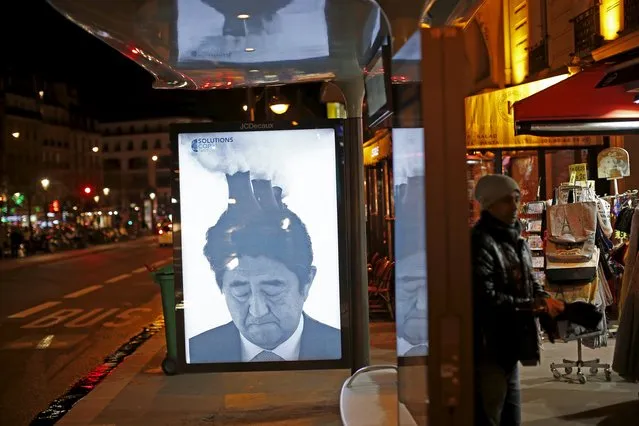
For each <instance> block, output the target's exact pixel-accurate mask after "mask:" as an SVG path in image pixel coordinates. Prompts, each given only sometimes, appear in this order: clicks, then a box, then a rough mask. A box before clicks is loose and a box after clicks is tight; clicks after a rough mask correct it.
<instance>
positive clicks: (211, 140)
mask: <svg viewBox="0 0 639 426" xmlns="http://www.w3.org/2000/svg"><path fill="white" fill-rule="evenodd" d="M273 127H274V125H273V123H242V125H241V126H240V129H241V130H268V129H273ZM222 143H233V136H228V137H217V136H216V137H202V138H195V139H193V140H192V141H191V150H192V151H193V152H205V151H211V150H214V149H215V146H216V145H217V144H222Z"/></svg>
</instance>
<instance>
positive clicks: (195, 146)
mask: <svg viewBox="0 0 639 426" xmlns="http://www.w3.org/2000/svg"><path fill="white" fill-rule="evenodd" d="M222 143H233V136H229V137H206V138H195V139H193V140H192V141H191V150H192V151H193V152H206V151H211V150H214V149H215V146H216V145H218V144H222Z"/></svg>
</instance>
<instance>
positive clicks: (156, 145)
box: [153, 139, 162, 149]
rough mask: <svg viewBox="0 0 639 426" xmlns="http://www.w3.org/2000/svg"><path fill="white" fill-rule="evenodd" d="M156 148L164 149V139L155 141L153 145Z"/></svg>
mask: <svg viewBox="0 0 639 426" xmlns="http://www.w3.org/2000/svg"><path fill="white" fill-rule="evenodd" d="M153 148H154V149H162V141H161V140H159V139H157V140H156V141H155V146H154V147H153Z"/></svg>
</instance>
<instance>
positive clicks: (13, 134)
mask: <svg viewBox="0 0 639 426" xmlns="http://www.w3.org/2000/svg"><path fill="white" fill-rule="evenodd" d="M11 136H13V137H14V138H16V139H18V138H19V137H20V132H13V133H11Z"/></svg>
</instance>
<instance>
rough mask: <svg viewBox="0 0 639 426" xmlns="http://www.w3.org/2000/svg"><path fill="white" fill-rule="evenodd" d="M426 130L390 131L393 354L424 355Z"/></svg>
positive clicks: (425, 351)
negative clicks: (393, 230)
mask: <svg viewBox="0 0 639 426" xmlns="http://www.w3.org/2000/svg"><path fill="white" fill-rule="evenodd" d="M424 164H425V163H424V129H421V128H396V129H393V178H394V183H395V259H396V263H395V304H396V306H395V311H396V328H397V355H398V356H399V357H424V356H426V355H428V311H427V307H428V300H427V287H426V211H425V198H426V193H425V190H424V169H425V167H424Z"/></svg>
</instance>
